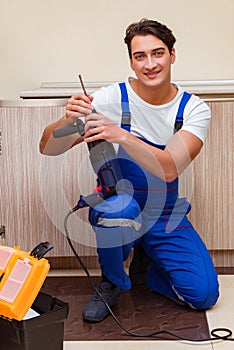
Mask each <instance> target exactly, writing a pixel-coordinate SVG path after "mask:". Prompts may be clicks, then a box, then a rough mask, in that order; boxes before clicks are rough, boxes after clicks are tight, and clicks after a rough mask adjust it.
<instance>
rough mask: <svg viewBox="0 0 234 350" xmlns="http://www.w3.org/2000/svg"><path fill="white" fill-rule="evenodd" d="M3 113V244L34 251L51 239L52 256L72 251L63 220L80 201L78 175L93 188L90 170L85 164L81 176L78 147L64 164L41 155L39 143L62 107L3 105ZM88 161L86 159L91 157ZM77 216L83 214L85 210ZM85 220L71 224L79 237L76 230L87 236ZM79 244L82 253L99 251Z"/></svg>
mask: <svg viewBox="0 0 234 350" xmlns="http://www.w3.org/2000/svg"><path fill="white" fill-rule="evenodd" d="M0 113H1V114H0V123H1V125H0V128H1V130H2V141H1V142H2V155H1V156H0V161H1V180H0V181H1V182H0V183H1V186H0V198H1V211H0V224H1V225H4V226H5V227H6V237H5V239H3V240H2V243H3V244H5V245H10V246H12V245H19V246H20V247H21V248H22V249H25V250H30V249H31V248H32V247H33V246H34V245H36V244H38V243H39V242H40V241H42V240H49V241H50V242H51V243H52V244H53V245H54V249H53V250H52V251H51V253H50V255H55V256H59V255H65V256H66V255H71V250H70V248H69V247H68V244H67V241H66V239H65V236H64V228H63V220H64V217H65V215H66V213H67V211H68V210H69V209H70V208H71V207H73V206H74V205H75V204H76V202H77V199H78V195H79V194H80V193H79V192H80V190H79V187H80V186H81V185H80V184H77V181H78V180H79V178H84V179H85V180H86V182H85V186H86V188H85V190H87V191H89V188H90V187H91V182H92V180H91V177H92V176H91V170H90V171H88V170H87V168H86V167H85V166H84V169H83V172H84V173H85V175H84V174H82V173H81V174H80V177H79V178H77V173H78V172H79V171H80V170H79V171H77V170H78V169H80V168H81V167H80V159H79V156H78V152H77V150H76V151H74V152H69V156H68V157H67V158H66V157H65V158H64V159H63V162H62V163H61V159H59V157H46V156H42V155H41V154H40V153H39V148H38V145H39V140H40V137H41V134H42V131H43V129H44V127H45V126H46V125H48V124H49V123H51V122H52V121H53V120H56V119H58V117H60V116H62V115H63V113H64V107H28V108H27V107H24V108H1V109H0ZM79 154H80V153H79ZM86 160H87V162H88V159H87V157H86ZM67 163H68V164H67ZM61 164H62V168H61V169H60V168H58V167H59V166H60V165H61ZM67 166H68V167H69V169H68V168H67ZM74 179H76V181H73V180H74ZM63 192H64V193H63ZM61 194H62V195H61ZM66 197H67V198H66ZM79 215H81V216H82V217H84V213H82V214H79ZM52 219H53V220H52ZM85 220H86V219H83V220H79V225H77V223H76V224H75V225H73V226H74V229H73V230H71V231H73V236H74V239H75V240H76V241H77V237H76V233H77V232H78V233H79V234H80V235H81V233H82V237H85V235H86V233H85V230H86V229H87V226H88V225H86V226H85V227H83V226H84V225H83V223H84V222H85ZM90 236H91V234H90ZM84 241H85V240H84ZM86 241H87V240H86ZM78 242H79V240H78ZM87 245H89V242H87ZM75 247H76V249H77V250H78V252H79V253H80V254H81V255H90V254H91V255H95V253H96V250H95V249H92V248H89V246H85V245H84V244H79V243H77V244H75Z"/></svg>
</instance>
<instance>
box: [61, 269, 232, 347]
mask: <svg viewBox="0 0 234 350" xmlns="http://www.w3.org/2000/svg"><path fill="white" fill-rule="evenodd" d="M219 281H220V299H219V301H218V303H217V305H216V306H215V307H214V308H213V309H211V310H209V311H207V320H208V324H209V329H210V330H212V329H214V328H220V327H223V328H229V329H230V330H231V331H233V332H234V299H233V291H234V275H220V276H219ZM233 337H234V335H233ZM113 348H114V349H115V350H125V349H128V350H132V349H134V350H138V349H140V350H144V349H147V350H155V349H157V350H192V349H202V350H233V349H234V342H233V341H209V342H202V343H192V342H185V341H162V340H159V341H156V340H155V341H154V340H152V341H151V340H147V341H143V340H141V341H136V340H134V341H131V340H130V341H129V340H128V341H121V340H120V341H106V340H105V341H75V342H74V341H64V350H79V349H82V350H86V349H87V350H99V349H100V350H109V349H113Z"/></svg>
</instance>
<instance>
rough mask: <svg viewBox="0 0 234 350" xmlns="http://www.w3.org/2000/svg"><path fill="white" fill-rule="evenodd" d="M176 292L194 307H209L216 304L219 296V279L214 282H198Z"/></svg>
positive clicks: (181, 298)
mask: <svg viewBox="0 0 234 350" xmlns="http://www.w3.org/2000/svg"><path fill="white" fill-rule="evenodd" d="M176 294H177V295H178V297H179V299H180V300H183V301H184V302H185V303H186V304H187V305H189V306H190V307H191V308H193V309H200V310H201V309H209V308H211V307H212V306H214V305H215V304H216V302H217V300H218V297H219V285H218V281H214V283H213V284H210V283H197V285H193V286H191V287H190V288H189V289H186V291H183V292H181V291H180V292H178V291H176Z"/></svg>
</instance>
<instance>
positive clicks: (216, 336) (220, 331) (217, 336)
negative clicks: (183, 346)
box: [64, 200, 234, 343]
mask: <svg viewBox="0 0 234 350" xmlns="http://www.w3.org/2000/svg"><path fill="white" fill-rule="evenodd" d="M85 206H87V205H86V204H85V203H84V201H83V200H80V201H78V204H77V205H76V206H75V207H74V208H72V209H71V210H70V211H69V212H68V213H67V215H66V216H65V219H64V229H65V234H66V238H67V241H68V244H69V246H70V248H71V250H72V252H73V254H74V255H75V257H76V258H77V260H78V262H79V264H80V265H81V267H82V268H83V270H84V272H85V273H86V275H87V277H88V280H89V283H90V284H91V286H92V287H93V289H94V290H95V292H96V293H97V294H98V296H99V297H100V298H101V299H102V301H103V302H104V304H105V305H106V307H107V309H108V311H109V313H110V315H111V316H112V317H113V319H114V320H115V322H116V323H117V324H118V325H119V327H120V328H122V330H124V331H125V332H126V333H127V334H128V335H131V336H134V337H141V338H144V337H146V338H148V337H157V336H160V335H169V336H171V337H172V338H175V339H178V340H183V341H189V342H197V343H199V342H200V343H201V342H206V341H214V340H216V341H217V340H228V341H234V338H232V337H231V336H232V331H231V330H230V329H228V328H223V327H219V328H215V329H213V330H211V332H210V333H211V335H212V337H209V338H203V339H193V338H186V337H183V336H180V335H178V334H175V333H172V332H170V331H166V330H162V331H157V332H152V333H135V332H132V331H130V330H128V329H127V328H126V327H125V326H124V325H123V324H122V323H121V322H120V321H119V320H118V318H117V317H116V315H115V314H114V312H113V311H112V309H111V308H110V306H109V305H108V303H107V301H106V300H105V298H104V296H103V295H102V294H101V293H100V291H99V290H98V289H97V287H96V286H95V284H94V282H93V280H92V277H91V275H90V273H89V271H88V269H87V267H86V266H85V264H84V263H83V261H82V260H81V258H80V256H79V255H78V253H77V251H76V249H75V248H74V246H73V243H72V241H71V239H70V235H69V231H68V227H67V223H68V219H69V217H70V216H71V215H72V214H73V213H75V212H76V211H77V210H79V209H81V208H84V207H85Z"/></svg>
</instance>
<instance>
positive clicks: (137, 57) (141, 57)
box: [135, 55, 144, 61]
mask: <svg viewBox="0 0 234 350" xmlns="http://www.w3.org/2000/svg"><path fill="white" fill-rule="evenodd" d="M143 58H144V55H137V56H135V59H136V60H138V61H140V60H142V59H143Z"/></svg>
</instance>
